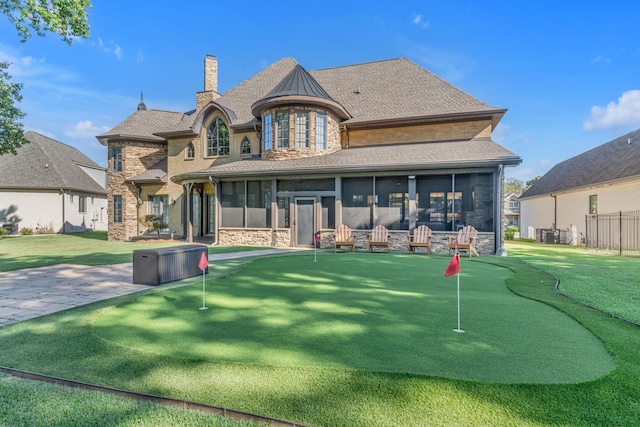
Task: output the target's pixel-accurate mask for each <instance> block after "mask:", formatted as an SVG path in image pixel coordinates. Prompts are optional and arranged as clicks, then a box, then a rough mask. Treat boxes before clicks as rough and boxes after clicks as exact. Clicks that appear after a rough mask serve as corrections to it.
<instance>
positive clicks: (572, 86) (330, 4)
mask: <svg viewBox="0 0 640 427" xmlns="http://www.w3.org/2000/svg"><path fill="white" fill-rule="evenodd" d="M93 6H94V7H93V8H92V9H91V10H90V11H89V14H90V18H89V19H90V26H91V37H90V38H89V39H86V40H77V41H76V42H74V43H73V45H71V46H68V45H67V44H65V43H64V42H63V41H62V40H61V39H59V38H58V37H57V36H55V35H54V34H48V35H47V36H46V37H44V38H41V37H37V36H35V37H32V38H31V39H29V40H28V41H27V42H26V43H20V42H19V38H18V36H17V34H16V32H15V29H14V28H13V27H11V25H10V24H9V23H8V21H7V20H6V19H5V18H4V17H3V16H0V61H8V62H11V63H12V64H13V65H12V66H11V67H10V69H9V70H10V73H11V74H12V75H13V79H12V82H18V83H22V84H23V85H24V87H23V90H22V95H23V98H24V99H23V101H22V103H21V105H20V108H21V109H22V110H23V111H24V112H25V113H27V117H26V118H25V119H24V121H23V122H24V125H25V128H26V129H27V130H34V131H37V132H40V133H42V134H45V135H47V136H50V137H52V138H55V139H57V140H59V141H62V142H64V143H66V144H69V145H72V146H74V147H77V148H79V149H80V150H81V151H82V152H84V153H85V154H86V155H88V156H89V157H90V158H92V159H93V160H94V161H95V162H96V163H98V164H100V165H102V166H105V165H106V156H107V150H106V148H105V147H103V146H101V145H100V144H99V143H98V141H97V140H96V139H95V135H98V134H100V133H103V132H105V131H107V130H109V129H111V128H112V127H114V126H116V125H117V124H118V123H119V122H121V121H122V120H124V119H125V118H126V117H127V116H128V115H130V114H131V113H133V112H134V111H135V109H136V106H137V104H138V102H139V100H140V93H141V91H143V92H144V100H145V103H146V105H147V107H148V108H154V109H163V110H171V111H188V110H191V109H193V108H194V105H195V93H196V92H197V91H200V90H202V89H203V60H204V57H205V56H206V55H207V54H212V55H215V56H216V57H217V58H218V67H219V91H220V92H226V91H227V90H229V89H230V88H232V87H233V86H235V85H236V84H238V83H240V82H242V81H243V80H246V79H247V78H249V77H251V76H252V75H254V74H256V73H257V72H259V71H260V70H262V69H263V68H264V67H266V66H267V65H269V64H271V63H273V62H274V61H277V60H278V59H280V58H283V57H289V56H291V57H294V58H295V59H296V60H297V61H298V62H299V63H300V64H301V65H302V66H303V67H304V68H306V69H308V70H314V69H319V68H329V67H335V66H341V65H348V64H355V63H362V62H369V61H377V60H383V59H389V58H397V57H406V58H408V59H410V60H412V61H414V62H416V63H417V64H419V65H420V66H422V67H424V68H426V69H428V70H429V71H431V72H432V73H434V74H436V75H438V76H440V77H442V78H443V79H445V80H447V81H448V82H450V83H452V84H453V85H455V86H457V87H459V88H460V89H462V90H464V91H465V92H467V93H469V94H471V95H473V96H475V97H476V98H479V99H480V100H482V101H484V102H486V103H488V104H491V105H494V106H497V107H502V108H506V109H508V111H507V113H506V115H505V116H504V118H503V119H502V121H501V122H500V124H499V125H498V127H497V129H496V131H495V132H494V140H495V141H496V142H498V143H499V144H501V145H503V146H504V147H506V148H508V149H510V150H511V151H513V152H515V153H516V154H518V155H519V156H521V157H522V159H523V162H522V164H521V165H520V166H518V167H517V168H509V169H507V172H506V176H507V177H508V178H517V179H521V180H523V181H527V180H529V179H531V178H533V177H535V176H537V175H542V174H544V173H545V172H547V171H548V170H549V169H550V168H551V167H552V166H553V165H555V164H556V163H558V162H560V161H563V160H566V159H568V158H570V157H573V156H575V155H577V154H580V153H582V152H584V151H586V150H588V149H591V148H593V147H596V146H598V145H601V144H603V143H605V142H608V141H610V140H612V139H614V138H616V137H618V136H621V135H623V134H625V133H627V132H629V131H631V130H635V129H638V128H640V82H638V78H639V76H640V74H639V70H640V37H638V30H637V17H638V16H640V3H638V2H631V1H623V2H588V3H585V2H580V1H536V2H514V1H491V0H485V1H397V2H371V1H366V2H365V1H349V2H347V1H332V0H330V1H324V2H319V3H318V2H314V3H303V2H299V1H298V2H293V1H278V0H273V1H270V2H228V1H225V2H217V1H195V0H194V1H191V0H184V1H182V2H176V1H171V2H169V1H164V0H156V1H153V2H151V1H135V2H126V3H125V2H115V1H111V0H93Z"/></svg>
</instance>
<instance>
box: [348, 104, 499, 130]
mask: <svg viewBox="0 0 640 427" xmlns="http://www.w3.org/2000/svg"><path fill="white" fill-rule="evenodd" d="M506 112H507V110H506V109H498V110H486V111H473V112H464V113H447V114H434V115H428V116H414V117H398V118H390V119H375V120H366V121H354V122H347V123H343V125H344V126H347V127H348V128H349V129H359V128H368V129H371V128H378V127H388V126H393V125H397V126H409V125H417V124H430V123H455V122H465V121H475V120H482V119H485V120H491V125H492V129H495V126H496V125H497V124H498V122H499V121H500V119H501V118H502V116H504V114H505V113H506Z"/></svg>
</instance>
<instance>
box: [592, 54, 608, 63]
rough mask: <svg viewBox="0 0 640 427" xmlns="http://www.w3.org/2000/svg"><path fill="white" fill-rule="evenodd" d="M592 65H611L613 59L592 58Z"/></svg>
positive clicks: (603, 57)
mask: <svg viewBox="0 0 640 427" xmlns="http://www.w3.org/2000/svg"><path fill="white" fill-rule="evenodd" d="M591 63H592V64H597V63H602V64H611V58H607V57H606V56H596V57H595V58H591Z"/></svg>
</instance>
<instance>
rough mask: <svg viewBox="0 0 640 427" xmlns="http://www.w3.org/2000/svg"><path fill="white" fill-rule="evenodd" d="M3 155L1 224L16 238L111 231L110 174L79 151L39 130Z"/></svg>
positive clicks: (1, 169)
mask: <svg viewBox="0 0 640 427" xmlns="http://www.w3.org/2000/svg"><path fill="white" fill-rule="evenodd" d="M25 137H26V138H27V139H28V140H29V143H28V144H25V145H23V146H21V147H20V148H18V150H17V154H15V155H14V154H10V153H8V154H3V155H1V156H0V226H4V227H5V228H7V229H8V230H10V231H11V233H13V234H17V233H19V232H20V229H22V228H31V229H32V230H33V231H34V232H36V233H69V232H76V231H86V230H103V231H104V230H107V225H108V221H107V189H106V170H105V169H104V168H102V167H100V166H99V165H97V164H96V163H95V162H93V161H92V160H91V159H89V158H88V157H87V156H85V155H84V154H82V153H81V152H80V151H79V150H77V149H76V148H73V147H70V146H68V145H66V144H63V143H61V142H59V141H56V140H54V139H51V138H48V137H46V136H44V135H40V134H39V133H36V132H26V133H25Z"/></svg>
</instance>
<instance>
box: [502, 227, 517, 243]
mask: <svg viewBox="0 0 640 427" xmlns="http://www.w3.org/2000/svg"><path fill="white" fill-rule="evenodd" d="M519 231H520V227H518V226H517V225H510V226H508V227H507V228H505V230H504V238H505V240H513V236H515V234H516V233H517V232H519Z"/></svg>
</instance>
